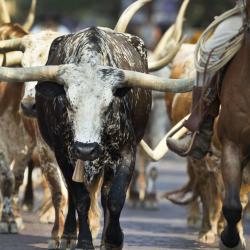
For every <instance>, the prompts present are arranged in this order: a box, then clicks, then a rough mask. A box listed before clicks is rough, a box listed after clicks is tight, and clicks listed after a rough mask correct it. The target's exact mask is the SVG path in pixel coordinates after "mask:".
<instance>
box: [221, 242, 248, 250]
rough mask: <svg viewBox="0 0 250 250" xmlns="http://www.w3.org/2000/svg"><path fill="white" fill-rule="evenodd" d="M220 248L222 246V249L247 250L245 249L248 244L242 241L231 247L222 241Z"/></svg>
mask: <svg viewBox="0 0 250 250" xmlns="http://www.w3.org/2000/svg"><path fill="white" fill-rule="evenodd" d="M219 248H220V250H245V249H246V245H245V243H244V242H240V243H239V244H238V246H236V247H233V248H231V247H227V246H225V245H224V244H223V242H222V241H220V247H219Z"/></svg>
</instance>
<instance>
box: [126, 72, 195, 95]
mask: <svg viewBox="0 0 250 250" xmlns="http://www.w3.org/2000/svg"><path fill="white" fill-rule="evenodd" d="M122 72H123V74H124V83H123V84H124V85H125V86H127V87H137V88H144V89H150V90H156V91H162V92H172V93H185V92H190V91H192V89H193V86H194V84H195V79H194V78H191V79H168V78H162V77H158V76H153V75H149V74H145V73H140V72H135V71H129V70H122Z"/></svg>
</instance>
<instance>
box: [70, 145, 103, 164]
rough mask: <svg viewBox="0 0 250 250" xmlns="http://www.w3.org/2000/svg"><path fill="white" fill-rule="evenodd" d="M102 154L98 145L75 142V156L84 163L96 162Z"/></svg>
mask: <svg viewBox="0 0 250 250" xmlns="http://www.w3.org/2000/svg"><path fill="white" fill-rule="evenodd" d="M101 153H102V150H101V147H100V145H99V144H98V143H96V142H94V143H81V142H75V143H74V146H73V155H74V157H76V158H77V159H79V160H82V161H94V160H96V159H97V158H99V157H100V155H101Z"/></svg>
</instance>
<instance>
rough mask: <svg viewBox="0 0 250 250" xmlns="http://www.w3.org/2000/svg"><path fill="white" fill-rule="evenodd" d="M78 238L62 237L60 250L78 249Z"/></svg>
mask: <svg viewBox="0 0 250 250" xmlns="http://www.w3.org/2000/svg"><path fill="white" fill-rule="evenodd" d="M76 244H77V240H76V239H65V238H62V239H61V243H60V247H59V249H60V250H74V249H76Z"/></svg>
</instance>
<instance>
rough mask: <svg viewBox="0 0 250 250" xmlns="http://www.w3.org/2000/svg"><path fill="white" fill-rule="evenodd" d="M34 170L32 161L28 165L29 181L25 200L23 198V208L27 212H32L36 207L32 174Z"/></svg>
mask: <svg viewBox="0 0 250 250" xmlns="http://www.w3.org/2000/svg"><path fill="white" fill-rule="evenodd" d="M33 169H34V162H33V160H30V161H29V163H28V180H27V185H26V187H25V192H24V198H23V202H22V204H23V208H24V210H26V211H32V210H33V207H34V190H33V183H32V172H33Z"/></svg>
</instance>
